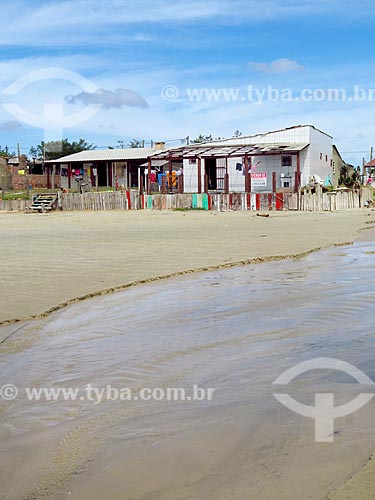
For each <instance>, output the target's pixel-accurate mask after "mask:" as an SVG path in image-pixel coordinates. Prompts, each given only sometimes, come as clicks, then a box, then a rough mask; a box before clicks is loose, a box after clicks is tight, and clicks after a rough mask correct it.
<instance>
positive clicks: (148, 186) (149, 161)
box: [141, 158, 151, 194]
mask: <svg viewBox="0 0 375 500" xmlns="http://www.w3.org/2000/svg"><path fill="white" fill-rule="evenodd" d="M141 177H142V175H141ZM147 194H151V158H148V160H147Z"/></svg>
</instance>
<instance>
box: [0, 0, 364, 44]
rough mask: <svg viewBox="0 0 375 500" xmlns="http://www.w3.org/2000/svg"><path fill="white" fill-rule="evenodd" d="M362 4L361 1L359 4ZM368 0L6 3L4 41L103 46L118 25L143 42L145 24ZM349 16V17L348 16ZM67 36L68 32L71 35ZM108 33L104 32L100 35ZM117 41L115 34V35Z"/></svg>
mask: <svg viewBox="0 0 375 500" xmlns="http://www.w3.org/2000/svg"><path fill="white" fill-rule="evenodd" d="M359 4H360V5H359ZM366 6H368V7H369V9H370V12H372V11H373V9H371V7H372V3H370V0H359V1H357V2H355V3H354V2H345V3H343V2H342V1H339V0H325V1H324V2H317V1H316V0H288V1H285V0H263V2H259V0H190V1H189V2H183V1H176V2H174V3H171V2H165V0H127V1H124V0H62V1H59V2H47V1H45V2H42V3H39V5H35V3H33V2H26V0H15V1H14V2H13V3H12V5H11V6H5V7H3V6H2V13H1V17H2V28H1V31H0V45H1V44H3V45H11V44H17V45H19V44H21V43H25V42H28V43H29V44H30V45H33V46H41V45H44V44H46V43H47V42H51V43H53V44H54V45H58V44H63V45H72V44H75V43H84V42H85V41H86V42H87V41H90V42H92V43H96V42H98V41H100V43H101V44H106V43H108V42H111V40H112V33H111V32H110V31H109V28H112V31H115V32H116V27H118V28H119V29H121V27H123V28H124V29H123V30H122V31H121V36H122V38H123V39H124V40H133V42H135V41H137V40H138V42H139V43H141V42H142V41H143V42H144V41H147V36H146V40H145V36H144V34H145V24H147V25H150V26H156V25H158V24H160V23H167V22H177V23H183V22H196V21H201V20H205V21H209V20H212V21H215V22H217V21H219V22H220V23H232V22H233V21H235V22H243V21H244V20H246V22H247V23H250V24H254V23H259V22H262V21H268V20H276V19H287V18H291V17H300V16H307V15H310V16H311V15H315V16H316V15H322V14H327V15H328V14H329V13H332V14H334V15H335V17H339V16H342V17H345V16H348V13H350V14H351V19H354V18H355V17H356V16H364V15H365V13H366V15H368V14H367V13H368V9H367V8H366ZM345 18H347V17H345ZM132 25H133V26H134V27H135V28H136V29H137V28H140V27H141V29H140V32H139V33H135V34H134V33H129V32H128V28H129V27H131V26H132ZM67 34H69V36H67ZM103 34H105V36H101V35H103ZM113 36H114V39H116V35H113Z"/></svg>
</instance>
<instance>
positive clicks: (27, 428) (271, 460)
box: [0, 243, 375, 500]
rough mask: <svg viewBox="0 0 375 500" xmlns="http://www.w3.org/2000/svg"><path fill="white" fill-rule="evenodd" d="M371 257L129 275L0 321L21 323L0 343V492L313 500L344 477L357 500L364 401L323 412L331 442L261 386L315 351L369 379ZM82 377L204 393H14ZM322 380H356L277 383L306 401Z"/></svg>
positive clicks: (373, 430) (330, 255)
mask: <svg viewBox="0 0 375 500" xmlns="http://www.w3.org/2000/svg"><path fill="white" fill-rule="evenodd" d="M374 259H375V247H374V244H372V243H370V244H366V243H365V244H358V245H357V244H356V245H354V246H350V247H342V248H336V249H332V250H328V251H324V252H318V253H314V254H311V255H310V256H308V257H306V258H304V259H299V260H290V261H285V262H282V263H280V262H270V263H265V264H259V265H251V266H243V267H241V268H233V269H223V270H217V271H214V272H209V273H203V274H194V275H191V276H185V277H178V278H172V279H170V280H165V281H162V282H154V283H150V284H146V285H141V286H139V287H135V288H132V289H129V290H126V291H123V292H119V293H116V294H112V295H107V296H104V297H97V298H94V299H92V300H89V301H84V302H80V303H77V304H74V305H72V306H70V307H68V308H66V309H63V310H61V311H58V312H56V313H54V314H52V315H50V316H49V317H48V318H45V319H41V320H36V321H30V322H28V323H26V324H24V325H8V326H7V327H5V329H6V330H7V331H8V332H9V329H10V328H19V327H20V326H21V327H22V330H18V332H16V333H15V334H14V335H12V336H11V337H10V338H9V339H8V340H7V341H6V342H5V343H4V344H2V345H1V346H0V352H1V372H2V380H3V381H4V382H8V383H9V382H12V383H14V384H15V385H16V386H17V387H18V388H19V391H20V392H19V397H18V398H17V399H16V400H13V401H8V402H6V401H3V402H2V404H1V407H0V422H1V426H0V432H1V436H0V437H1V450H2V453H1V455H0V471H1V473H0V476H1V480H0V497H1V498H4V499H6V500H8V499H9V500H10V499H12V500H25V499H30V500H31V499H38V500H39V499H43V498H45V499H48V500H65V499H67V498H70V499H72V500H102V499H103V498H110V499H111V500H135V499H137V500H151V499H152V500H185V499H189V498H191V499H194V500H211V499H212V500H213V499H215V500H229V499H230V500H234V499H237V500H248V499H249V498H251V499H253V498H254V499H255V498H256V499H257V500H320V499H323V498H325V496H326V495H327V494H328V492H329V491H334V490H335V489H336V488H340V485H342V484H343V483H344V482H345V481H346V479H348V478H349V477H350V476H352V475H353V474H354V477H355V478H356V477H358V478H359V479H358V480H357V489H356V490H353V489H352V488H353V485H350V484H349V483H347V484H346V485H345V487H344V490H343V491H344V493H340V494H341V495H345V494H346V495H347V496H341V497H335V496H332V498H335V500H336V498H340V499H344V498H350V499H352V498H355V499H356V500H357V499H359V500H364V499H366V500H367V499H368V498H372V496H371V495H372V492H373V491H374V490H373V489H372V486H373V477H372V476H370V475H369V473H366V471H367V469H368V467H369V466H368V465H367V466H366V463H367V461H368V457H369V455H370V454H371V453H372V452H373V450H374V449H375V422H374V419H373V411H374V402H371V403H369V404H368V405H367V406H366V407H364V408H363V409H361V410H359V411H358V412H356V413H355V414H353V415H350V416H348V417H345V418H342V419H338V420H337V421H336V422H335V431H336V434H335V440H334V443H330V444H326V443H315V442H314V424H313V422H312V421H311V420H309V419H305V418H304V417H301V416H298V415H295V414H293V413H292V412H290V411H289V410H287V409H286V408H284V407H283V406H281V405H280V404H279V403H278V402H277V401H276V400H275V398H274V397H273V393H274V392H275V388H274V387H273V386H272V382H273V380H275V378H276V377H277V376H278V375H280V373H282V372H283V371H284V370H285V369H287V368H290V367H291V366H293V365H294V364H296V363H298V362H300V361H303V360H306V359H311V358H315V357H321V356H330V357H335V358H338V359H342V360H345V361H348V362H350V363H352V364H353V365H355V366H357V367H358V368H360V369H361V370H363V371H364V372H365V373H366V374H367V375H368V376H370V377H371V378H372V379H373V380H375V369H374V364H373V338H374V337H373V323H374V317H373V314H372V313H371V314H370V313H369V311H370V310H371V311H372V309H371V306H372V304H373V300H374V287H373V278H372V275H371V273H369V272H368V269H372V267H373V265H374ZM348 297H350V300H348ZM3 328H4V327H3ZM0 331H2V328H0ZM87 383H91V384H93V385H94V386H96V387H105V386H106V384H110V385H111V386H112V387H131V388H132V389H134V390H137V388H140V387H161V388H165V387H184V388H186V389H187V390H189V388H191V387H192V385H193V384H194V383H197V384H199V385H200V386H201V387H215V388H216V391H217V392H216V394H215V397H214V399H213V400H212V401H201V402H189V403H186V402H173V401H172V402H170V401H168V402H166V401H160V402H158V401H148V402H141V401H132V402H123V401H105V402H103V403H102V404H99V405H95V404H94V403H93V402H89V401H87V400H84V401H81V400H80V399H78V400H75V401H66V400H63V399H59V401H56V402H53V403H48V402H45V401H41V402H38V403H36V402H30V401H27V400H26V398H25V395H24V394H23V392H22V388H23V387H25V386H26V387H46V386H47V387H51V386H54V387H56V386H57V387H81V388H82V387H84V385H85V384H87ZM325 391H328V392H330V391H332V392H334V393H335V401H336V404H342V403H344V402H347V401H350V400H351V399H353V398H354V397H355V395H356V394H357V393H358V392H361V390H360V388H358V386H357V384H353V383H352V380H351V379H348V378H347V377H346V376H340V374H336V373H333V374H332V373H329V372H327V373H325V372H323V373H321V372H319V371H318V372H312V373H311V374H308V375H307V374H306V375H305V376H303V377H302V378H301V380H298V381H296V383H293V384H290V385H289V387H288V393H290V394H291V395H292V396H293V397H295V399H296V400H298V401H301V402H305V403H306V404H311V403H312V401H313V395H314V394H315V393H317V392H325ZM283 392H284V391H283ZM363 466H365V468H364V469H361V468H362V467H363ZM357 471H360V472H359V475H358V476H356V473H357ZM370 473H371V470H370ZM365 481H367V483H366V482H365ZM368 481H370V485H369V484H368ZM358 485H359V487H358ZM364 485H366V486H365V487H366V488H367V492H368V493H369V496H362V493H363V491H365V489H364ZM354 487H355V485H354ZM348 488H351V489H349V490H348ZM348 491H349V493H347V492H348ZM345 492H346V493H345Z"/></svg>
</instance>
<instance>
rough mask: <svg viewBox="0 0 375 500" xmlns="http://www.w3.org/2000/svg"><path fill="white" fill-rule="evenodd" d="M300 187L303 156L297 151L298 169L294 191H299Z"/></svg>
mask: <svg viewBox="0 0 375 500" xmlns="http://www.w3.org/2000/svg"><path fill="white" fill-rule="evenodd" d="M300 187H301V157H300V154H299V153H297V170H296V176H295V181H294V192H295V193H298V191H299V189H300Z"/></svg>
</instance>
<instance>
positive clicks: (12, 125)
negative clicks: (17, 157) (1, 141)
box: [0, 120, 23, 132]
mask: <svg viewBox="0 0 375 500" xmlns="http://www.w3.org/2000/svg"><path fill="white" fill-rule="evenodd" d="M21 128H23V126H22V123H20V122H18V121H16V120H9V121H7V122H5V123H3V124H1V125H0V130H4V131H5V130H6V131H8V132H9V131H12V130H19V129H21Z"/></svg>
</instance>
